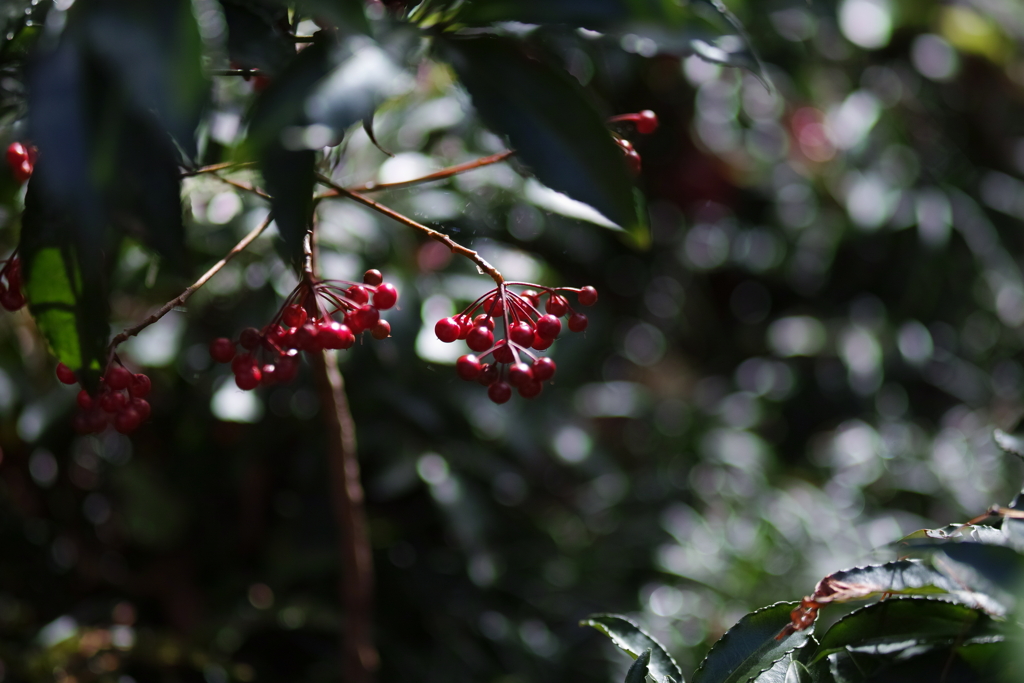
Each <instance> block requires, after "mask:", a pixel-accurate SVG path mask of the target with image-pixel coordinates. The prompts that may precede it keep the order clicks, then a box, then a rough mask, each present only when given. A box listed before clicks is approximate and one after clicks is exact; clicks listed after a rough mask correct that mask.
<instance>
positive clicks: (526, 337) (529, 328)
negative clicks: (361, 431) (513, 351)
mask: <svg viewBox="0 0 1024 683" xmlns="http://www.w3.org/2000/svg"><path fill="white" fill-rule="evenodd" d="M508 334H509V337H510V338H511V339H512V341H513V342H515V343H516V344H518V345H519V346H522V347H525V348H530V345H531V344H533V325H531V324H530V323H528V322H525V321H522V322H518V323H516V324H514V325H512V326H511V327H510V328H509V333H508Z"/></svg>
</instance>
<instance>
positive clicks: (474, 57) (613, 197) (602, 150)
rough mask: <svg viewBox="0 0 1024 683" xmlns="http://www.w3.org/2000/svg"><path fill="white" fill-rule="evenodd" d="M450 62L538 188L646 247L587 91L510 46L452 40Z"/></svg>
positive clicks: (644, 231) (622, 170) (642, 226)
mask: <svg viewBox="0 0 1024 683" xmlns="http://www.w3.org/2000/svg"><path fill="white" fill-rule="evenodd" d="M443 54H444V55H445V56H446V57H447V58H448V59H449V60H450V62H451V64H452V66H453V67H454V68H455V71H456V72H457V73H458V75H459V79H460V80H461V81H462V83H463V84H464V85H465V86H466V89H467V90H468V91H469V94H470V96H471V97H472V99H473V105H474V106H475V107H476V109H477V111H478V112H479V113H480V116H481V118H482V119H483V120H484V122H485V123H486V124H487V125H488V126H490V127H491V128H493V129H494V130H495V131H497V132H499V133H502V134H503V135H505V136H506V137H507V138H508V140H509V143H510V144H511V146H512V147H513V148H514V149H515V150H516V157H517V158H518V159H519V160H520V161H522V162H523V163H525V164H526V165H527V166H528V167H529V168H530V169H531V170H532V171H533V173H534V174H536V176H537V178H538V180H540V181H541V182H542V183H544V184H545V185H547V186H548V187H550V188H552V189H554V190H557V191H559V192H562V193H564V194H566V195H568V196H569V197H571V198H572V199H575V200H577V201H581V202H583V203H585V204H589V205H590V206H592V207H594V208H595V209H597V210H598V211H599V212H601V213H602V214H603V215H604V216H605V217H606V218H608V219H609V220H610V221H612V222H613V223H615V224H616V225H618V226H620V227H622V228H624V229H625V230H627V231H628V233H629V235H630V236H631V237H632V240H633V242H634V243H635V244H637V245H640V246H646V244H647V243H648V239H649V237H648V228H647V221H646V216H645V215H643V214H642V212H640V211H638V207H637V204H636V200H635V198H634V195H633V183H632V179H631V178H630V176H629V172H628V171H627V169H626V163H625V160H624V158H623V154H622V152H621V150H619V148H618V147H617V146H616V145H615V143H614V142H613V141H612V138H611V135H610V134H609V133H608V129H607V127H606V125H605V122H604V120H603V118H602V117H601V116H600V115H599V114H598V113H597V111H596V110H595V109H594V107H593V106H592V105H591V104H590V102H589V101H588V100H587V98H586V97H585V95H584V93H583V91H582V89H581V88H580V86H579V84H578V83H577V82H576V81H575V80H574V79H572V78H571V77H570V76H569V75H568V74H566V73H564V72H562V71H561V70H560V69H555V68H552V67H551V66H549V65H547V64H546V63H544V62H542V61H540V60H538V59H535V58H534V57H533V56H531V55H529V54H527V52H526V51H525V48H524V46H523V45H522V44H520V43H517V42H515V41H512V40H508V39H504V38H495V37H488V38H477V39H472V40H448V41H445V43H444V49H443Z"/></svg>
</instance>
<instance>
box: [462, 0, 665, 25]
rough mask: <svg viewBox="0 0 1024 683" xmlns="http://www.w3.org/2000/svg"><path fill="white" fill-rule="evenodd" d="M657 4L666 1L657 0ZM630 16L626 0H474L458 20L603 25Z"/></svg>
mask: <svg viewBox="0 0 1024 683" xmlns="http://www.w3.org/2000/svg"><path fill="white" fill-rule="evenodd" d="M648 4H651V3H648ZM653 4H654V5H661V4H663V3H661V2H660V0H653ZM627 19H629V8H628V6H627V3H626V2H625V1H624V0H470V1H469V2H467V3H466V4H465V5H463V6H462V8H460V10H459V13H458V21H460V22H463V23H467V24H489V23H491V22H496V21H520V22H524V23H528V24H562V23H564V24H572V25H576V26H591V27H601V26H607V25H609V24H611V23H613V22H618V21H626V20H627Z"/></svg>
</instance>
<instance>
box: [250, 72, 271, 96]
mask: <svg viewBox="0 0 1024 683" xmlns="http://www.w3.org/2000/svg"><path fill="white" fill-rule="evenodd" d="M269 87H270V78H269V77H267V76H264V75H263V74H253V77H252V89H253V90H255V91H256V92H263V91H264V90H266V89H267V88H269Z"/></svg>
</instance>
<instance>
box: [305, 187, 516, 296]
mask: <svg viewBox="0 0 1024 683" xmlns="http://www.w3.org/2000/svg"><path fill="white" fill-rule="evenodd" d="M316 179H317V182H320V183H322V184H324V185H327V186H328V187H330V188H331V189H332V190H334V191H335V192H336V193H337V194H338V196H342V197H348V198H349V199H353V200H355V201H357V202H359V203H360V204H362V205H364V206H368V207H369V208H371V209H373V210H374V211H377V212H379V213H382V214H384V215H385V216H387V217H388V218H392V219H394V220H396V221H398V222H399V223H401V224H402V225H407V226H409V227H410V228H412V229H414V230H419V231H420V232H422V233H423V234H424V235H426V236H427V237H429V238H430V239H432V240H436V241H438V242H440V243H441V244H443V245H445V246H446V247H448V248H449V249H450V250H451V252H452V253H453V254H459V255H460V256H465V257H466V258H468V259H469V260H470V261H472V262H473V263H475V264H476V265H477V268H479V269H480V271H481V272H483V273H486V274H487V275H489V276H490V277H491V279H492V280H494V282H495V283H496V284H499V285H500V284H501V283H502V282H504V281H505V278H504V277H502V275H501V273H500V272H498V269H497V268H495V267H494V266H492V265H491V264H490V263H488V262H487V260H486V259H485V258H484V257H483V256H481V255H480V254H479V253H477V252H475V251H473V250H472V249H470V248H468V247H464V246H462V245H461V244H459V243H458V242H456V241H455V240H453V239H452V238H451V237H449V236H448V235H445V234H444V233H443V232H438V231H437V230H433V229H431V228H428V227H427V226H425V225H422V224H420V223H417V222H416V221H414V220H412V219H411V218H407V217H405V216H403V215H402V214H400V213H398V212H397V211H395V210H393V209H389V208H388V207H386V206H384V205H383V204H379V203H377V202H375V201H373V200H372V199H370V198H369V197H364V196H363V195H361V194H359V193H358V192H355V191H353V190H348V189H346V188H344V187H342V186H340V185H338V184H337V183H335V182H334V181H332V180H331V179H330V178H328V177H327V176H325V175H323V174H321V173H317V174H316Z"/></svg>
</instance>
